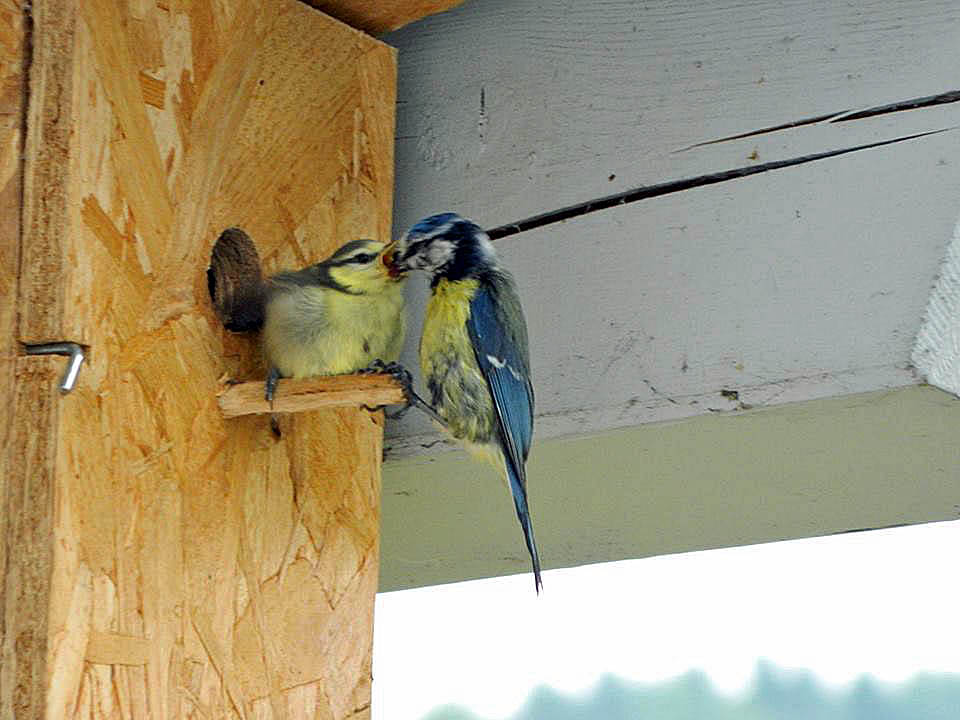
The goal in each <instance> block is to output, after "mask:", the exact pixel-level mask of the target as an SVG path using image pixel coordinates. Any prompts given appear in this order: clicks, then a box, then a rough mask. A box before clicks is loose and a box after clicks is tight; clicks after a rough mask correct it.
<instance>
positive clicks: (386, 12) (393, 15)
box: [306, 0, 463, 35]
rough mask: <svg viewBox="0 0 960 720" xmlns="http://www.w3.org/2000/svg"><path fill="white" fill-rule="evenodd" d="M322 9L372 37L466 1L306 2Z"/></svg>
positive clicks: (338, 0)
mask: <svg viewBox="0 0 960 720" xmlns="http://www.w3.org/2000/svg"><path fill="white" fill-rule="evenodd" d="M306 2H308V3H309V4H310V5H313V6H314V7H315V8H317V9H318V10H322V11H323V12H325V13H327V14H328V15H332V16H333V17H335V18H337V19H339V20H342V21H343V22H345V23H347V24H348V25H352V26H353V27H355V28H359V29H361V30H366V31H367V32H368V33H371V34H372V35H379V34H380V33H385V32H390V31H391V30H396V29H397V28H401V27H403V26H404V25H406V24H407V23H412V22H413V21H414V20H419V19H420V18H422V17H426V16H427V15H433V14H434V13H438V12H443V11H444V10H449V9H450V8H452V7H455V6H457V5H459V4H460V3H462V2H463V0H383V1H381V2H375V3H373V2H369V0H306Z"/></svg>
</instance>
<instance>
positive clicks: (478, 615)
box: [373, 522, 960, 720]
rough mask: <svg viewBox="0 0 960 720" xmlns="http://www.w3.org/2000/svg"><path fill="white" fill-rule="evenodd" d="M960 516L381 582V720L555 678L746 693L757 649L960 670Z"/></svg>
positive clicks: (482, 710) (511, 704)
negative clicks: (699, 675) (692, 672)
mask: <svg viewBox="0 0 960 720" xmlns="http://www.w3.org/2000/svg"><path fill="white" fill-rule="evenodd" d="M958 557H960V522H950V523H937V524H931V525H922V526H914V527H907V528H896V529H892V530H877V531H873V532H862V533H851V534H846V535H836V536H832V537H825V538H815V539H810V540H793V541H789V542H779V543H770V544H767V545H753V546H750V547H741V548H730V549H726V550H709V551H704V552H696V553H688V554H685V555H668V556H662V557H656V558H648V559H645V560H632V561H626V562H618V563H607V564H603V565H591V566H587V567H581V568H574V569H569V570H554V571H550V572H547V573H544V575H543V584H544V591H543V593H542V594H541V596H540V597H537V596H536V595H535V594H534V592H533V579H532V577H531V576H530V575H516V576H512V577H507V578H495V579H492V580H478V581H474V582H465V583H456V584H453V585H442V586H438V587H430V588H422V589H418V590H407V591H402V592H393V593H383V594H380V595H378V596H377V606H376V621H375V630H374V638H375V640H374V653H373V663H374V669H373V675H374V683H373V720H387V718H389V720H420V718H422V717H423V716H424V715H426V714H427V713H428V712H429V711H430V710H431V709H432V708H434V707H436V706H437V705H442V704H446V703H456V704H459V705H462V706H464V707H466V708H469V709H470V710H472V711H473V712H475V713H477V714H478V715H480V716H481V717H489V718H504V717H507V716H509V715H510V714H512V713H513V712H515V711H516V710H518V709H519V708H520V706H521V705H522V704H523V702H524V700H525V699H526V697H527V695H528V694H529V692H530V691H531V690H532V689H533V688H534V687H536V686H537V685H540V684H545V685H550V686H552V687H554V688H556V689H557V690H560V691H563V692H566V693H576V692H582V691H586V690H589V688H590V687H591V686H592V685H593V684H594V683H595V682H596V681H597V679H598V678H599V677H600V676H601V675H603V674H604V673H608V672H610V673H614V674H616V675H618V676H620V677H622V678H626V679H628V680H633V681H640V682H657V681H661V680H664V679H667V678H671V677H675V676H676V675H679V674H681V673H683V672H685V671H687V670H689V669H692V668H699V669H702V670H704V671H705V672H706V673H707V674H708V675H709V676H710V678H711V679H712V681H713V683H714V684H715V685H716V686H717V687H719V688H720V689H721V690H724V691H727V692H737V691H739V690H741V689H743V688H744V687H745V685H746V684H747V682H748V681H749V679H750V677H751V675H752V673H753V670H754V668H755V665H756V661H757V659H758V658H766V659H768V660H771V661H772V662H774V663H775V664H777V665H779V666H781V667H786V668H807V669H810V670H812V671H814V672H815V673H816V674H817V675H818V676H819V677H820V678H821V679H822V680H823V681H825V682H826V683H828V684H832V685H842V684H844V683H846V682H849V681H850V680H852V679H854V678H856V677H857V676H859V675H860V674H861V673H870V674H872V675H874V676H875V677H878V678H880V679H882V680H889V681H901V680H905V679H906V678H908V677H910V676H911V675H913V674H914V673H916V672H917V671H919V670H929V671H944V672H957V673H960V645H958V644H957V642H956V633H955V630H956V627H957V608H958V605H960V573H958V572H957V566H958Z"/></svg>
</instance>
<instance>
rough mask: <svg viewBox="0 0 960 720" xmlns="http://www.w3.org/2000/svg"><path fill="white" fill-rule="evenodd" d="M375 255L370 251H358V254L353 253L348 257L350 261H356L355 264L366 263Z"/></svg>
mask: <svg viewBox="0 0 960 720" xmlns="http://www.w3.org/2000/svg"><path fill="white" fill-rule="evenodd" d="M376 257H377V256H376V255H373V254H372V253H360V254H359V255H354V256H353V257H352V258H350V262H352V263H356V264H357V265H366V264H367V263H368V262H370V261H371V260H373V259H374V258H376Z"/></svg>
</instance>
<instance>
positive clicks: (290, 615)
mask: <svg viewBox="0 0 960 720" xmlns="http://www.w3.org/2000/svg"><path fill="white" fill-rule="evenodd" d="M34 23H35V33H36V35H37V39H36V43H35V56H34V66H33V67H32V68H31V83H33V81H34V78H36V79H37V82H36V83H35V84H33V85H32V90H35V92H33V91H32V92H31V107H30V115H29V117H30V123H31V125H30V130H29V133H28V139H27V150H26V152H27V164H28V167H27V174H26V179H25V183H26V197H25V200H24V202H25V216H26V217H27V218H28V224H27V225H26V227H25V231H24V240H23V247H24V255H25V257H24V263H23V271H22V273H21V284H22V287H23V289H22V291H21V293H20V306H21V308H22V312H21V316H20V335H21V338H23V339H68V340H74V341H78V342H81V343H83V344H85V345H88V346H89V348H90V350H89V362H88V363H86V364H85V366H84V368H83V370H82V371H81V376H80V384H79V386H78V388H77V389H76V390H74V391H73V392H72V393H71V394H69V395H67V396H64V397H62V398H59V397H58V398H57V399H56V402H57V403H58V405H57V407H58V408H59V419H58V423H57V427H56V428H55V431H56V435H55V436H56V437H57V438H59V442H58V443H57V445H56V449H55V452H56V454H55V470H56V471H55V474H54V479H53V483H54V486H53V493H52V495H53V498H52V511H51V512H52V517H53V518H54V520H55V523H54V528H55V533H54V537H55V541H56V542H55V543H54V545H53V547H54V551H53V552H54V555H53V568H52V580H51V581H50V587H49V616H48V623H49V635H48V637H49V646H50V647H49V651H48V653H47V654H46V667H45V668H44V670H43V673H42V677H43V678H44V679H45V682H46V700H45V702H46V710H47V712H48V713H50V714H52V715H54V716H61V715H62V716H65V717H80V718H92V717H95V718H101V717H103V718H114V717H116V718H139V717H156V718H212V717H263V718H269V717H273V718H280V717H289V718H314V717H317V718H324V719H326V718H346V717H363V716H365V715H367V714H368V713H369V683H370V648H371V643H372V634H371V632H372V613H373V598H374V592H375V589H376V575H377V565H378V547H377V533H378V530H377V528H378V521H379V518H378V502H379V481H380V474H379V473H380V471H379V458H380V446H381V435H382V423H381V420H380V418H379V416H376V415H371V414H369V413H367V412H364V411H357V410H342V411H326V412H317V413H309V414H304V415H301V416H297V417H296V418H292V419H287V420H285V421H284V422H283V423H282V428H283V437H282V438H281V439H280V440H279V441H278V440H276V439H274V437H273V436H272V435H271V433H270V431H269V429H268V426H267V422H266V419H265V418H264V417H253V418H241V419H238V420H231V421H224V420H223V419H222V418H221V417H220V412H219V409H218V407H217V403H216V391H217V389H218V387H219V382H218V381H219V379H220V378H222V377H224V376H229V377H240V378H254V377H257V376H260V377H262V372H263V371H262V368H261V367H259V360H258V351H257V348H256V346H255V343H254V342H253V341H252V340H251V339H249V338H243V337H234V336H231V335H230V334H229V333H227V332H226V331H224V330H223V329H222V327H221V326H220V324H219V322H218V321H217V320H216V318H215V317H214V315H213V312H212V310H211V308H210V301H209V296H208V294H207V286H206V275H205V271H206V267H207V265H208V262H209V257H210V250H211V247H212V245H213V242H214V241H215V240H216V238H217V236H218V234H219V233H220V232H221V231H222V230H223V229H224V228H226V227H228V226H239V227H242V228H244V229H245V230H246V231H247V232H248V233H250V235H251V236H252V237H253V239H254V242H255V243H256V244H257V247H258V249H259V251H260V254H261V257H262V258H263V259H264V262H265V265H266V269H267V271H271V270H275V269H278V268H279V267H295V266H299V265H302V264H305V263H307V262H310V261H313V260H316V259H319V258H320V257H323V256H324V255H325V254H327V253H328V252H330V251H331V250H332V249H333V248H334V247H336V246H337V245H339V244H340V243H342V242H345V241H346V240H348V239H352V238H356V237H373V238H381V239H387V238H388V237H389V232H390V209H391V205H392V197H391V189H392V183H393V154H392V138H393V108H394V95H395V59H394V53H393V51H392V50H391V49H390V48H388V47H387V46H385V45H382V44H380V43H378V42H376V41H375V40H373V39H371V38H370V37H368V36H366V35H364V34H363V33H361V32H358V31H355V30H352V29H351V28H348V27H346V26H344V25H342V24H341V23H339V22H336V21H334V20H331V19H330V18H327V17H325V16H323V15H322V14H320V13H318V12H317V11H315V10H313V9H311V8H309V7H307V6H306V5H303V4H302V3H299V2H295V1H294V0H271V1H269V2H264V1H263V0H256V1H255V0H232V1H230V2H223V1H221V2H194V3H183V2H178V1H175V0H170V1H169V2H156V3H154V2H142V1H140V0H130V1H129V2H116V0H86V1H85V2H83V3H64V2H62V1H56V2H55V1H54V0H49V1H48V2H38V3H35V5H34ZM37 387H39V384H38V385H37ZM47 389H48V388H47ZM35 392H39V390H35ZM34 709H35V708H34Z"/></svg>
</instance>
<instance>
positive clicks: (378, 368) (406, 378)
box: [357, 358, 416, 420]
mask: <svg viewBox="0 0 960 720" xmlns="http://www.w3.org/2000/svg"><path fill="white" fill-rule="evenodd" d="M357 372H358V373H359V374H361V375H372V374H374V373H376V374H378V375H390V376H391V377H392V378H394V379H395V380H396V381H397V382H398V383H400V385H401V386H402V387H403V395H404V399H405V400H406V405H405V406H404V407H403V408H402V409H400V410H399V411H397V412H396V413H393V414H392V415H391V414H390V413H385V414H386V416H387V417H388V418H390V419H391V420H399V419H400V418H402V417H403V416H404V415H406V413H407V410H409V409H410V405H411V404H413V403H412V402H411V400H410V396H411V394H413V395H416V393H414V392H413V375H412V374H411V373H410V371H409V370H407V369H406V368H405V367H404V366H403V365H401V364H400V363H398V362H395V361H391V362H388V363H385V362H383V360H381V359H379V358H377V359H376V360H374V361H373V362H372V363H370V364H369V365H368V366H367V367H365V368H363V369H362V370H358V371H357ZM385 407H386V405H380V406H378V407H375V408H374V407H370V406H369V405H364V406H363V408H364V409H365V410H369V411H370V412H376V411H377V410H382V409H383V408H385Z"/></svg>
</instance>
